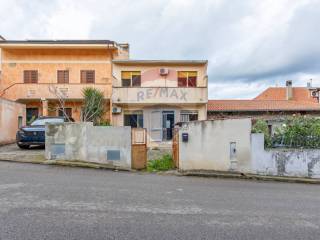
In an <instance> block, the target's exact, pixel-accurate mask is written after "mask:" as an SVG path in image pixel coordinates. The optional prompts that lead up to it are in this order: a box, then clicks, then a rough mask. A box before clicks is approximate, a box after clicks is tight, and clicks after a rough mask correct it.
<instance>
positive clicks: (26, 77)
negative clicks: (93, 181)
mask: <svg viewBox="0 0 320 240" xmlns="http://www.w3.org/2000/svg"><path fill="white" fill-rule="evenodd" d="M38 80H39V72H38V70H23V83H27V84H28V83H38Z"/></svg>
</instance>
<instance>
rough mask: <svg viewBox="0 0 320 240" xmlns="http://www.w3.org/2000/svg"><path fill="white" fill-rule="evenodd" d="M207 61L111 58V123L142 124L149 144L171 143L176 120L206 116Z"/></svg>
mask: <svg viewBox="0 0 320 240" xmlns="http://www.w3.org/2000/svg"><path fill="white" fill-rule="evenodd" d="M207 86H208V79H207V61H202V60H200V61H188V60H181V61H180V60H177V61H170V60H168V61H167V60H114V61H113V94H112V103H113V105H112V107H113V108H112V112H113V114H112V115H113V125H116V126H132V127H143V128H146V129H147V132H148V145H149V146H161V145H164V146H166V145H167V144H168V143H169V145H170V144H171V140H172V137H173V127H174V125H175V124H176V123H178V122H188V121H193V120H206V118H207V108H206V105H207V102H208V88H207Z"/></svg>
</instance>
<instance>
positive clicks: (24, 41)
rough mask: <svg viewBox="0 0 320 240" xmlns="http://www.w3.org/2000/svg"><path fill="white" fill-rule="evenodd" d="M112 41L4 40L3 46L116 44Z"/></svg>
mask: <svg viewBox="0 0 320 240" xmlns="http://www.w3.org/2000/svg"><path fill="white" fill-rule="evenodd" d="M114 43H115V42H114V41H110V40H4V41H3V42H2V43H1V44H114Z"/></svg>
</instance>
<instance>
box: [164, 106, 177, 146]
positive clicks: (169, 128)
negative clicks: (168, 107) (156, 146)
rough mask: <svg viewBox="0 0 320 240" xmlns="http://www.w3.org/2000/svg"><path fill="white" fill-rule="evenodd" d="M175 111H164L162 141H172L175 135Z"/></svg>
mask: <svg viewBox="0 0 320 240" xmlns="http://www.w3.org/2000/svg"><path fill="white" fill-rule="evenodd" d="M173 128H174V111H163V112H162V141H170V140H172V136H173Z"/></svg>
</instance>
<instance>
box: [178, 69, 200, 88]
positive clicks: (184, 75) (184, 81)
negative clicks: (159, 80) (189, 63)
mask: <svg viewBox="0 0 320 240" xmlns="http://www.w3.org/2000/svg"><path fill="white" fill-rule="evenodd" d="M196 86H197V72H194V71H193V72H190V71H189V72H188V71H181V72H178V87H196Z"/></svg>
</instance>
